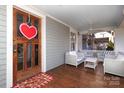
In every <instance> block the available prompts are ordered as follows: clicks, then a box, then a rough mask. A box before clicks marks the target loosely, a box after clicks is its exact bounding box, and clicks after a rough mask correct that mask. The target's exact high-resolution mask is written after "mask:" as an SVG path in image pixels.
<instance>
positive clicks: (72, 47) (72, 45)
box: [70, 32, 76, 51]
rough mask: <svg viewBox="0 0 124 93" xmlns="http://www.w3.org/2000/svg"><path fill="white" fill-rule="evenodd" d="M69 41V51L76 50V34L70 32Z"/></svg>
mask: <svg viewBox="0 0 124 93" xmlns="http://www.w3.org/2000/svg"><path fill="white" fill-rule="evenodd" d="M70 34H71V35H70V41H71V51H75V50H76V34H75V33H73V32H71V33H70Z"/></svg>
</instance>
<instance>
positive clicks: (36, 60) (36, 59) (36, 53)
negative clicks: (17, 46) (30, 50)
mask: <svg viewBox="0 0 124 93" xmlns="http://www.w3.org/2000/svg"><path fill="white" fill-rule="evenodd" d="M35 65H38V44H36V45H35Z"/></svg>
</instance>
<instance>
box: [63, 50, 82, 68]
mask: <svg viewBox="0 0 124 93" xmlns="http://www.w3.org/2000/svg"><path fill="white" fill-rule="evenodd" d="M83 61H84V55H83V53H80V52H75V51H71V52H67V53H66V54H65V64H69V65H73V66H76V67H77V66H78V65H79V64H81V63H82V62H83Z"/></svg>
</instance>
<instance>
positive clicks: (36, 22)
mask: <svg viewBox="0 0 124 93" xmlns="http://www.w3.org/2000/svg"><path fill="white" fill-rule="evenodd" d="M34 26H35V27H36V28H37V31H38V20H34ZM35 38H36V39H38V32H37V35H36V37H35Z"/></svg>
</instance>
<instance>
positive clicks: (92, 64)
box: [84, 57, 97, 70]
mask: <svg viewBox="0 0 124 93" xmlns="http://www.w3.org/2000/svg"><path fill="white" fill-rule="evenodd" d="M96 66H97V58H90V57H88V58H86V59H85V60H84V67H89V68H93V69H94V70H95V68H96Z"/></svg>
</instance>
